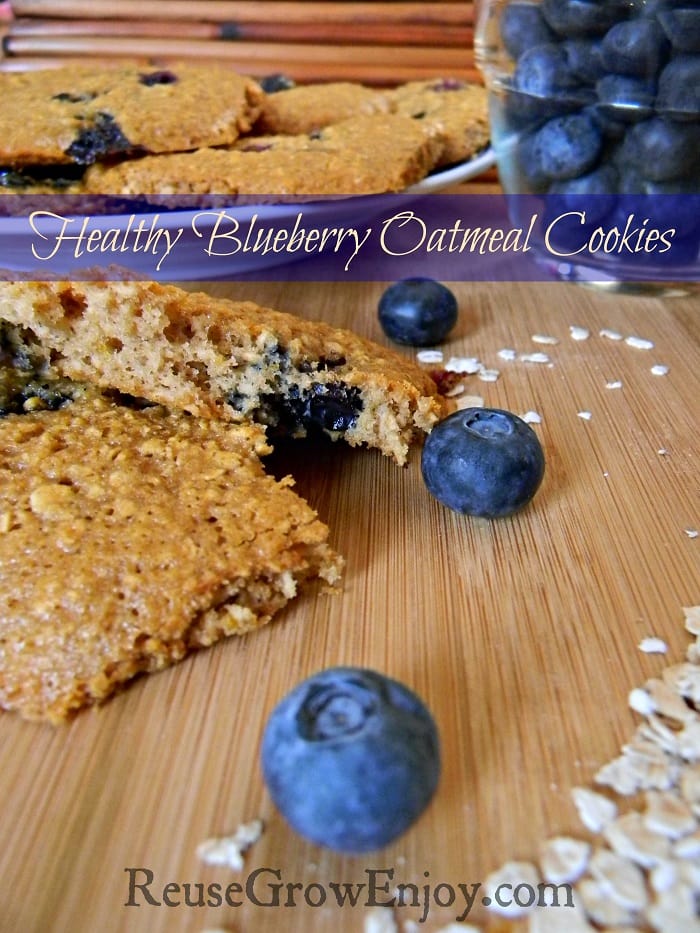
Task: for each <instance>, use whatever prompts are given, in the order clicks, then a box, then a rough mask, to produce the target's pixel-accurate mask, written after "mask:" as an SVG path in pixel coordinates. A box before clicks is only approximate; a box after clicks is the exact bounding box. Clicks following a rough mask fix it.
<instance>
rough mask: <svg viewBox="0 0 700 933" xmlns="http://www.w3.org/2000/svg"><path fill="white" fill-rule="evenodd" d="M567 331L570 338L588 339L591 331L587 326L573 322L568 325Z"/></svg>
mask: <svg viewBox="0 0 700 933" xmlns="http://www.w3.org/2000/svg"><path fill="white" fill-rule="evenodd" d="M569 333H570V334H571V339H572V340H588V338H589V337H590V336H591V332H590V331H589V330H588V328H587V327H577V326H576V325H575V324H571V325H570V326H569Z"/></svg>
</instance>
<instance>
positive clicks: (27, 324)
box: [0, 281, 445, 464]
mask: <svg viewBox="0 0 700 933" xmlns="http://www.w3.org/2000/svg"><path fill="white" fill-rule="evenodd" d="M0 322H2V328H3V341H4V344H5V347H6V349H7V350H9V351H10V352H11V353H12V354H13V355H14V356H15V357H19V358H26V359H27V360H29V361H30V362H31V365H32V366H33V367H37V368H39V369H41V370H42V371H43V372H44V373H45V374H48V375H50V376H62V377H68V378H71V379H76V380H79V381H87V382H90V383H94V384H95V385H97V386H101V387H109V388H116V389H119V390H120V391H122V392H126V393H129V394H130V395H134V396H138V397H142V398H145V399H149V400H150V401H153V402H157V403H159V404H162V405H165V406H167V407H168V408H171V409H175V410H180V411H187V412H190V413H192V414H195V415H199V416H204V417H214V418H222V419H224V420H229V421H242V420H245V421H252V422H255V423H258V424H261V425H264V426H265V428H266V430H267V432H268V436H269V437H273V436H274V435H278V434H287V435H292V436H303V435H304V434H306V433H308V432H310V431H321V432H323V433H324V434H326V435H328V436H329V437H331V438H333V439H338V438H340V437H342V438H344V439H345V440H346V441H347V442H348V443H349V444H351V445H353V446H356V445H366V446H369V447H374V448H378V449H379V450H381V451H382V453H384V454H386V455H388V456H390V457H393V458H394V459H395V460H396V461H397V463H399V464H404V463H405V462H406V459H407V455H408V450H409V447H410V445H411V444H412V443H413V442H414V441H415V440H418V439H419V438H420V437H421V436H422V435H423V434H424V433H426V432H429V431H430V430H431V428H432V427H433V425H434V424H435V423H436V422H437V421H438V420H439V419H440V418H441V417H442V416H443V415H444V413H445V411H444V401H443V399H442V398H441V397H440V396H439V395H438V392H437V388H436V386H435V383H434V382H433V381H432V379H431V378H430V377H429V376H428V375H427V374H426V373H425V372H424V371H423V370H422V369H420V367H418V366H417V365H416V364H414V363H413V362H412V361H411V360H409V359H407V358H406V357H405V356H402V355H400V354H398V353H396V352H394V351H392V350H389V349H386V348H384V347H381V346H379V345H378V344H375V343H373V342H371V341H369V340H366V339H363V338H362V337H359V336H358V335H356V334H354V333H352V332H350V331H347V330H341V329H338V328H333V327H331V326H330V325H328V324H326V323H324V322H312V321H308V320H304V319H301V318H299V317H295V316H293V315H290V314H285V313H283V312H279V311H273V310H271V309H269V308H263V307H260V306H259V305H256V304H254V303H253V302H247V301H231V300H227V299H216V298H213V297H211V296H210V295H207V294H204V293H198V292H188V291H185V290H183V289H180V288H177V287H175V286H169V285H161V284H158V283H153V282H122V281H113V282H34V283H31V282H29V283H27V282H0Z"/></svg>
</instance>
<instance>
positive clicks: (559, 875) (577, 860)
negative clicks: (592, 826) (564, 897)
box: [540, 836, 591, 884]
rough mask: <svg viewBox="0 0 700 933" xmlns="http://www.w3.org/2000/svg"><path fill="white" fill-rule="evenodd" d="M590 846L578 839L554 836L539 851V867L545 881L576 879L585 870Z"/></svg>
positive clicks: (553, 882)
mask: <svg viewBox="0 0 700 933" xmlns="http://www.w3.org/2000/svg"><path fill="white" fill-rule="evenodd" d="M590 852H591V847H590V845H589V844H588V843H587V842H583V841H582V840H580V839H572V838H571V837H570V836H555V837H553V838H552V839H548V840H547V841H546V842H545V844H544V845H543V846H542V849H541V851H540V869H541V871H542V875H543V877H544V879H545V881H550V882H551V883H552V884H564V883H571V882H573V881H578V879H579V878H580V877H581V875H582V874H583V873H584V871H585V870H586V866H587V865H588V859H589V857H590Z"/></svg>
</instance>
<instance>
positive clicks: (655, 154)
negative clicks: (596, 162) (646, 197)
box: [616, 117, 700, 181]
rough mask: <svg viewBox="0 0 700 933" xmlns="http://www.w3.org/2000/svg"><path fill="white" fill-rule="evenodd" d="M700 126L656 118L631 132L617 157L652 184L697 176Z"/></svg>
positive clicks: (641, 124)
mask: <svg viewBox="0 0 700 933" xmlns="http://www.w3.org/2000/svg"><path fill="white" fill-rule="evenodd" d="M699 153H700V124H698V123H676V122H674V121H672V120H666V119H664V118H663V117H652V118H651V119H650V120H645V121H644V122H643V123H637V124H636V125H635V126H633V127H631V128H630V130H629V131H628V132H627V135H626V136H625V139H624V141H623V143H622V145H621V147H620V150H619V152H618V153H617V156H616V158H617V159H618V161H619V163H620V164H624V165H627V166H628V167H629V168H631V169H633V170H636V171H637V172H639V174H640V175H641V176H642V177H643V178H646V179H648V180H650V181H670V180H673V179H676V178H684V177H688V176H689V175H691V174H697V172H698V168H699V166H700V155H699Z"/></svg>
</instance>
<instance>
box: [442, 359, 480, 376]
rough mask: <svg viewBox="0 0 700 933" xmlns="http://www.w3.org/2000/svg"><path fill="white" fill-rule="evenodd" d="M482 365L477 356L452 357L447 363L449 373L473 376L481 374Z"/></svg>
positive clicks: (446, 368) (446, 367)
mask: <svg viewBox="0 0 700 933" xmlns="http://www.w3.org/2000/svg"><path fill="white" fill-rule="evenodd" d="M481 368H482V364H481V362H480V361H479V360H477V358H476V357H475V356H451V357H450V358H449V360H448V361H447V362H446V363H445V370H446V371H447V372H448V373H465V374H466V375H469V376H473V375H475V374H476V373H478V372H479V370H480V369H481Z"/></svg>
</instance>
